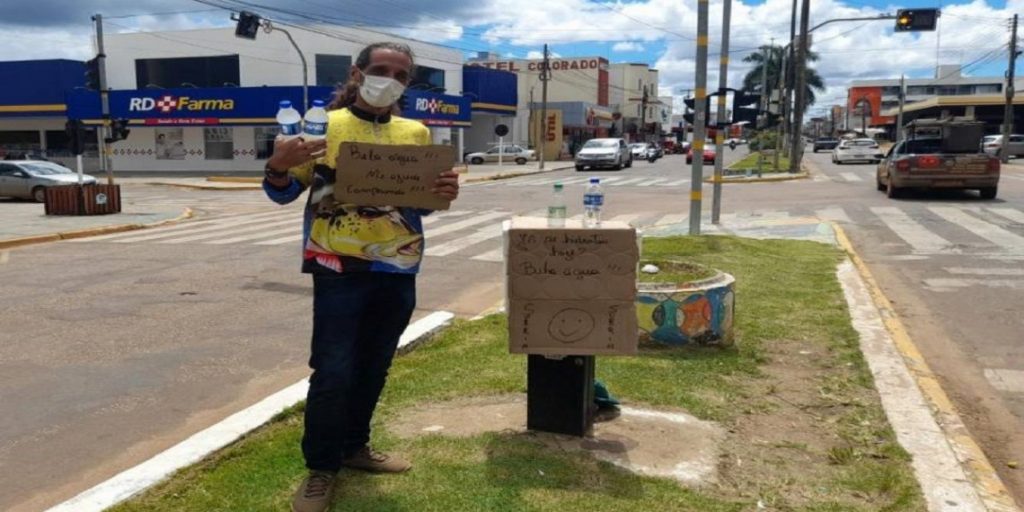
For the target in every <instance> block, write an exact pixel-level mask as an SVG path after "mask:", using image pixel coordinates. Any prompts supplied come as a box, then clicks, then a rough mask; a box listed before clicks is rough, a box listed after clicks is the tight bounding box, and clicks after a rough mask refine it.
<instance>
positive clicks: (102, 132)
mask: <svg viewBox="0 0 1024 512" xmlns="http://www.w3.org/2000/svg"><path fill="white" fill-rule="evenodd" d="M92 20H93V21H94V22H96V65H97V68H98V69H99V77H98V78H99V86H100V113H101V114H102V119H103V124H102V125H101V126H100V129H99V130H98V133H97V134H96V135H97V136H96V139H97V141H96V142H97V147H98V149H99V153H100V155H99V157H100V170H101V171H103V172H104V173H105V174H106V175H107V185H113V184H114V171H113V169H112V168H111V162H110V155H109V154H108V151H107V139H109V138H111V133H112V130H111V129H110V91H109V90H108V89H107V55H106V54H105V53H103V15H102V14H95V15H93V17H92ZM78 158H79V160H81V158H82V156H81V155H78Z"/></svg>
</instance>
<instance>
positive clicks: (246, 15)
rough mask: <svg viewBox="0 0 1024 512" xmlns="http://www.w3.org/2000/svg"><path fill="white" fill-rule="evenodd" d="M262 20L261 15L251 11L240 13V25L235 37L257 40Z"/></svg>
mask: <svg viewBox="0 0 1024 512" xmlns="http://www.w3.org/2000/svg"><path fill="white" fill-rule="evenodd" d="M261 22H262V20H261V19H260V15H259V14H256V13H252V12H249V11H242V12H240V13H238V24H237V25H235V36H237V37H241V38H243V39H253V40H255V39H256V33H258V32H259V30H260V24H261Z"/></svg>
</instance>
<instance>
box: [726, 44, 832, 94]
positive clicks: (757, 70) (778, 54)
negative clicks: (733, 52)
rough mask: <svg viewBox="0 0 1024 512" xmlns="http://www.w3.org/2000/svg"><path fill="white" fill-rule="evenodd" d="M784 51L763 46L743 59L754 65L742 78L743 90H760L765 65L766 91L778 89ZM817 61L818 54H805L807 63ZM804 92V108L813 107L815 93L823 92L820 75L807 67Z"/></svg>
mask: <svg viewBox="0 0 1024 512" xmlns="http://www.w3.org/2000/svg"><path fill="white" fill-rule="evenodd" d="M766 48H767V49H768V62H767V63H765V62H764V60H765V59H764V54H763V52H764V50H765V49H766ZM785 53H786V52H785V49H784V48H783V47H782V46H769V45H764V46H761V48H759V49H758V51H757V52H754V53H751V54H750V55H747V56H746V57H744V58H743V62H750V63H753V64H754V67H753V68H752V69H751V70H750V71H748V72H747V75H746V76H744V77H743V89H744V90H746V91H758V90H760V89H761V69H762V67H763V66H765V65H766V64H767V66H768V90H769V91H772V90H775V89H778V88H779V83H780V82H781V81H782V74H783V73H782V61H783V56H784V55H785ZM817 60H818V54H816V53H814V52H810V51H809V52H807V62H809V63H810V62H815V61H817ZM804 78H805V81H804V83H805V85H806V86H807V87H806V91H805V93H804V98H805V99H806V101H805V105H804V108H805V110H806V108H807V106H809V105H813V104H814V101H815V100H816V99H817V96H816V94H815V92H816V91H817V92H824V91H825V81H824V80H822V78H821V75H819V74H818V72H817V71H815V70H814V68H812V67H811V66H807V71H806V74H805V75H804Z"/></svg>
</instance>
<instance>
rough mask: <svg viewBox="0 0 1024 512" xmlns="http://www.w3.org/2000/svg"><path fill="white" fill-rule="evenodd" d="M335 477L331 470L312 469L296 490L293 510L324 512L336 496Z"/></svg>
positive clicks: (295, 511) (299, 511)
mask: <svg viewBox="0 0 1024 512" xmlns="http://www.w3.org/2000/svg"><path fill="white" fill-rule="evenodd" d="M334 477H335V474H334V473H331V472H330V471H310V472H309V476H307V477H306V479H305V480H303V481H302V485H300V486H299V488H298V490H296V491H295V496H294V497H293V498H292V512H324V511H325V510H327V507H329V506H330V505H331V499H332V498H334Z"/></svg>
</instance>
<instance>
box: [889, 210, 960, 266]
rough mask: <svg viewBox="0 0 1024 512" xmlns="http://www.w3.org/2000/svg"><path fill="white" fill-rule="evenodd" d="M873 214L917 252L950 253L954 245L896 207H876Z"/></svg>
mask: <svg viewBox="0 0 1024 512" xmlns="http://www.w3.org/2000/svg"><path fill="white" fill-rule="evenodd" d="M871 212H872V213H874V214H875V215H877V216H878V218H879V219H881V220H882V222H883V223H885V225H886V226H887V227H888V228H889V229H890V230H891V231H892V232H893V233H896V236H898V237H900V238H901V239H903V241H904V242H906V243H907V244H909V245H910V247H911V248H913V249H914V251H915V252H918V253H925V254H939V253H942V252H944V251H949V249H950V247H951V246H952V244H950V243H949V240H946V239H945V238H942V237H941V236H939V235H936V234H935V233H932V232H931V231H929V230H928V229H925V227H924V226H922V225H921V224H919V223H918V222H917V221H915V220H913V219H911V218H910V216H909V215H907V213H906V212H904V211H903V210H901V209H899V208H897V207H895V206H876V207H872V208H871Z"/></svg>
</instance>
